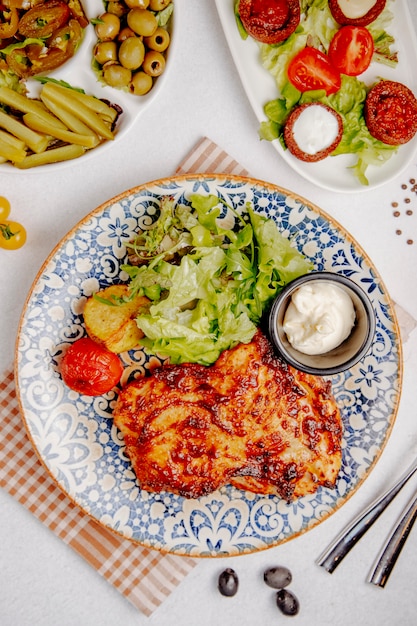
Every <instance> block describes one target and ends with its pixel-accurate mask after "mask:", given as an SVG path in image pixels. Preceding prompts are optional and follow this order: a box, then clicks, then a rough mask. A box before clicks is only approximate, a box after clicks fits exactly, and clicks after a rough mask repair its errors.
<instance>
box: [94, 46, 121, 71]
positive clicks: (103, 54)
mask: <svg viewBox="0 0 417 626" xmlns="http://www.w3.org/2000/svg"><path fill="white" fill-rule="evenodd" d="M94 58H95V60H96V61H97V63H100V65H104V64H105V63H108V62H109V61H117V44H116V42H115V41H100V42H99V43H98V44H96V46H95V48H94Z"/></svg>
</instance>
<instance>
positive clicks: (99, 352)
mask: <svg viewBox="0 0 417 626" xmlns="http://www.w3.org/2000/svg"><path fill="white" fill-rule="evenodd" d="M122 373H123V365H122V362H121V360H120V359H119V357H118V356H117V354H115V353H114V352H109V351H108V350H106V348H103V347H102V346H100V345H99V344H98V343H96V342H95V341H93V340H92V339H90V338H89V337H83V338H82V339H78V341H75V342H74V343H73V344H71V345H70V347H69V348H68V350H67V352H66V353H65V355H64V358H63V359H62V363H61V376H62V380H63V381H64V383H65V384H66V385H68V387H70V389H73V390H74V391H78V392H79V393H82V394H84V395H86V396H100V395H102V394H104V393H107V392H108V391H110V390H111V389H113V387H114V386H115V385H117V383H118V382H119V380H120V378H121V376H122Z"/></svg>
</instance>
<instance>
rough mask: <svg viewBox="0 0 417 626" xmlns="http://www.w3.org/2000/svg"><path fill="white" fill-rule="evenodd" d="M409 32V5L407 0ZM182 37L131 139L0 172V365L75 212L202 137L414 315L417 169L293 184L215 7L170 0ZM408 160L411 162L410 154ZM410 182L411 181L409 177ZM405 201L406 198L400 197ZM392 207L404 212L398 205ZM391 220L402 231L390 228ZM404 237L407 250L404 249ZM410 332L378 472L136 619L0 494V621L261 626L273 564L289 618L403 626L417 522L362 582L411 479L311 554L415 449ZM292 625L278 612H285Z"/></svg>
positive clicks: (11, 624) (416, 19) (213, 566)
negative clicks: (337, 553)
mask: <svg viewBox="0 0 417 626" xmlns="http://www.w3.org/2000/svg"><path fill="white" fill-rule="evenodd" d="M408 2H409V8H410V11H411V13H412V15H413V23H414V25H415V26H417V4H416V3H415V2H412V0H408ZM176 3H177V5H178V7H179V8H181V12H180V13H181V20H179V21H178V23H177V27H178V29H179V33H178V35H179V38H180V42H179V45H178V47H177V52H176V58H175V66H174V67H173V68H172V71H171V73H170V75H168V76H167V81H166V83H165V87H164V90H163V91H162V92H161V93H160V94H159V97H158V98H157V99H156V101H154V103H153V104H152V106H151V107H150V108H148V109H147V110H146V111H145V112H144V113H143V115H142V116H140V117H139V118H138V119H137V121H136V123H135V125H134V126H133V128H132V130H131V132H130V134H129V135H128V136H125V137H124V138H123V140H121V141H120V142H116V143H115V145H114V146H113V147H112V148H111V149H110V150H107V151H105V152H103V154H101V155H97V156H95V157H93V158H90V159H89V160H86V161H85V162H84V161H82V162H73V164H72V165H71V166H70V167H67V168H64V169H63V170H59V171H55V172H54V173H50V172H49V173H48V171H42V170H41V169H39V170H38V171H37V172H36V173H35V174H34V173H33V172H30V173H24V172H20V173H19V174H18V175H16V174H10V173H4V172H3V171H1V172H0V195H5V196H6V197H8V198H9V200H10V201H11V203H12V211H13V213H12V217H13V219H16V220H18V221H21V222H23V223H24V224H25V226H26V228H27V231H28V242H27V244H26V246H25V247H24V248H23V249H21V250H19V251H16V252H7V251H3V250H0V263H1V267H2V279H1V281H0V319H1V329H0V372H1V371H3V370H4V369H5V368H6V367H7V366H9V365H11V363H12V361H13V351H14V342H15V333H16V329H17V324H18V320H19V316H20V312H21V310H22V307H23V303H24V300H25V297H26V294H27V292H28V290H29V288H30V286H31V283H32V281H33V279H34V277H35V275H36V272H37V270H38V268H39V267H40V266H41V264H42V262H43V261H44V259H45V258H46V256H47V255H48V253H49V252H50V251H51V250H52V248H53V247H54V246H55V245H56V244H57V243H58V242H59V240H60V239H61V237H62V236H63V235H65V234H66V232H67V231H68V230H69V229H70V228H71V227H72V226H73V225H74V224H75V223H76V222H77V221H78V220H79V219H80V218H82V217H83V216H84V215H85V214H87V213H88V212H89V211H90V210H92V209H93V208H95V207H96V206H98V205H99V204H100V203H101V202H103V201H105V200H107V199H108V198H111V197H113V196H114V195H116V194H117V193H118V192H121V191H123V190H125V189H128V188H130V187H133V186H135V185H137V184H140V183H143V182H146V181H150V180H154V179H157V178H160V177H164V176H167V175H170V174H171V173H172V172H173V171H174V170H175V168H176V166H177V164H178V163H179V162H180V161H181V159H182V158H183V157H184V156H185V155H186V154H187V153H188V152H189V151H190V150H191V148H192V147H193V146H194V144H195V143H196V142H197V141H198V140H199V139H200V138H201V137H203V136H208V137H209V138H211V139H212V140H213V141H215V142H216V143H218V144H219V145H220V146H221V147H223V148H224V149H225V150H226V151H227V152H228V153H229V154H231V155H232V156H233V157H234V158H235V159H236V160H238V161H239V162H241V163H242V165H243V166H244V167H246V168H247V169H248V171H249V172H250V173H251V175H252V176H254V177H256V178H259V179H262V180H266V181H270V182H272V183H276V184H278V185H281V186H283V187H285V188H287V189H290V190H293V191H295V192H297V193H299V194H300V195H302V196H304V197H306V198H308V199H309V200H311V201H312V202H314V203H316V204H317V205H318V206H320V207H321V208H322V209H324V210H325V211H326V212H327V213H329V214H330V215H332V216H333V217H334V218H336V219H337V220H338V221H339V222H340V223H341V224H342V225H343V226H344V227H345V228H346V229H347V230H348V231H350V233H351V234H352V235H353V236H354V237H355V239H356V240H357V241H358V242H359V243H360V245H361V246H362V247H363V248H364V249H365V250H366V251H367V253H368V255H369V256H370V258H371V259H372V261H373V263H374V264H375V266H376V267H377V269H378V271H379V273H380V274H381V276H382V279H383V281H384V283H385V285H386V287H387V289H388V291H389V293H390V295H391V297H392V298H393V299H394V300H395V301H396V302H397V303H398V304H399V305H401V307H403V309H405V310H406V311H407V312H408V313H409V314H410V315H412V316H413V317H414V318H416V319H417V289H416V269H417V228H416V226H417V197H416V194H415V193H414V194H411V197H412V202H411V204H410V207H411V208H412V209H414V212H413V216H408V217H406V216H405V211H404V210H402V217H400V218H397V220H396V219H395V218H394V217H393V209H392V207H391V201H393V200H398V201H399V202H400V203H401V202H403V198H404V197H405V195H406V192H405V191H404V190H402V189H401V184H402V183H403V182H405V181H407V180H409V178H410V177H411V176H413V175H414V174H417V169H416V163H414V164H412V166H410V167H409V168H408V170H407V171H406V172H405V173H403V174H402V175H400V176H398V177H397V179H396V180H394V181H391V182H389V183H387V184H386V185H384V186H383V187H382V188H379V189H376V190H373V191H367V192H365V193H361V194H354V195H351V194H335V193H333V192H330V191H325V190H322V189H320V188H318V187H316V186H315V185H313V184H312V183H310V182H307V181H305V180H303V179H302V178H301V177H300V176H299V175H298V174H296V173H295V172H293V171H292V170H291V169H290V167H289V166H288V165H287V164H286V163H284V161H283V160H281V159H280V157H279V156H278V155H277V153H276V152H275V150H274V149H273V147H272V146H271V145H270V144H268V143H266V142H262V143H261V142H260V141H259V139H258V134H257V128H258V123H257V120H256V119H255V117H254V114H253V112H252V109H251V108H250V105H249V103H248V101H247V99H246V96H245V93H244V91H243V88H242V85H241V83H240V80H239V77H238V75H237V74H236V71H235V69H234V66H233V62H232V60H231V58H230V55H229V51H228V48H227V44H226V41H225V39H224V36H223V32H222V29H221V26H220V23H219V19H218V16H217V12H216V8H215V4H214V2H213V1H211V2H210V1H209V0H207V1H205V2H204V1H203V0H199V1H198V2H197V1H191V0H176ZM416 160H417V159H416ZM416 178H417V176H416ZM409 195H410V194H409ZM401 209H403V206H401ZM397 228H400V229H402V231H403V234H402V235H396V234H395V231H396V229H397ZM407 238H412V239H414V244H412V245H410V244H407V243H406V239H407ZM416 371H417V331H416V330H415V331H414V332H413V333H411V335H410V338H409V340H408V341H407V342H406V344H405V345H404V383H403V391H402V397H401V403H400V409H399V413H398V416H397V420H396V423H395V426H394V429H393V433H392V435H391V437H390V440H389V442H388V444H387V446H386V448H385V450H384V452H383V455H382V457H381V458H380V460H379V462H378V463H377V466H376V468H375V469H374V470H373V471H372V472H371V474H370V476H369V477H368V478H367V480H366V481H365V482H364V484H363V485H362V486H361V487H360V489H359V490H358V491H357V493H356V494H355V495H354V497H352V498H351V499H350V500H349V501H348V502H347V503H346V504H345V505H344V506H343V507H342V508H341V509H340V510H339V511H338V512H336V513H335V514H334V515H332V516H331V517H330V518H329V519H327V520H326V521H325V522H324V523H322V524H321V525H319V526H318V527H316V528H314V529H313V530H311V531H309V532H308V533H306V534H304V535H302V536H301V537H299V538H297V539H294V540H292V541H290V542H288V543H285V544H284V545H281V546H278V547H276V548H273V549H270V550H267V551H264V552H261V553H258V554H253V555H249V556H244V557H243V556H240V557H235V558H230V559H207V560H201V561H200V562H199V563H198V566H197V567H196V568H194V570H193V571H192V573H191V574H190V575H189V576H188V577H187V578H186V579H185V580H184V581H183V583H182V584H181V585H180V586H179V587H178V588H177V589H176V591H175V592H174V593H173V594H172V595H171V596H170V597H169V598H168V599H167V600H166V601H165V602H164V604H163V605H162V606H160V607H159V609H158V610H157V611H156V612H155V613H154V614H153V615H152V616H151V617H150V618H146V617H145V616H144V615H143V614H141V613H140V612H139V611H137V610H136V609H135V608H134V607H133V606H131V605H130V604H129V602H128V601H127V600H126V599H124V598H123V597H122V596H121V595H120V594H119V592H118V591H116V590H115V589H114V588H113V587H112V586H111V585H109V584H108V583H107V582H106V581H105V580H104V579H103V578H101V576H100V575H98V574H97V573H96V572H95V571H94V570H93V569H92V568H90V566H89V565H88V564H87V563H85V562H84V561H83V560H82V559H81V558H80V557H79V556H78V555H77V554H75V553H74V552H73V551H72V550H71V549H70V548H69V547H67V546H66V545H64V543H63V542H62V541H60V540H59V539H57V538H56V537H55V536H54V535H53V534H52V533H51V532H50V531H49V530H48V529H47V528H45V527H44V526H43V525H42V524H41V523H40V522H39V521H38V520H36V519H35V518H34V517H33V516H32V515H31V514H30V513H29V512H28V511H27V510H26V509H25V508H23V507H22V506H21V505H20V504H18V503H17V502H16V501H15V500H13V498H12V497H11V496H9V495H8V494H7V493H5V492H4V491H0V537H1V548H0V624H1V625H2V626H26V625H28V626H29V625H30V626H35V625H38V624H39V625H42V626H57V625H58V624H59V625H60V626H72V625H81V626H84V625H90V624H94V625H95V624H100V625H101V626H107V625H109V626H114V623H115V622H117V623H118V624H123V625H124V626H130V625H135V626H137V625H139V624H142V625H145V624H149V625H158V626H168V625H169V626H172V624H178V625H179V626H196V625H197V624H198V625H199V626H205V625H217V624H229V625H238V624H239V625H245V626H246V625H248V626H252V625H253V626H259V625H260V624H262V625H263V626H268V625H272V624H277V623H284V622H285V619H287V618H285V617H283V616H281V614H280V613H279V611H278V609H277V608H276V606H275V603H274V593H273V591H272V590H271V589H269V588H268V587H266V585H265V584H264V583H263V581H262V575H263V571H264V569H265V568H266V567H269V566H271V565H277V564H283V565H286V566H287V567H289V568H290V569H291V571H292V573H293V583H292V585H291V588H292V590H293V591H294V592H295V593H296V595H297V596H298V598H299V600H300V603H301V611H300V614H299V615H298V616H297V617H296V618H293V619H294V622H295V623H296V624H297V625H298V626H305V625H308V626H316V625H320V626H326V625H332V626H333V625H334V624H338V625H339V626H343V625H348V624H349V625H350V624H356V625H357V626H373V625H375V626H376V625H378V626H382V625H387V626H388V625H389V626H391V625H392V624H393V623H398V624H401V625H402V626H411V625H412V624H415V623H417V622H416V619H417V618H416V611H417V594H416V588H417V567H416V566H417V530H414V532H413V533H411V535H410V537H409V539H408V542H407V543H406V545H405V547H404V549H403V552H402V554H401V556H400V558H399V561H398V562H397V565H396V567H395V570H394V572H393V574H392V576H391V578H390V580H389V582H388V584H387V586H386V588H385V589H383V590H382V589H379V588H376V587H373V586H371V585H370V584H368V583H366V577H367V574H368V572H369V570H370V568H371V566H372V564H373V561H374V558H375V557H376V555H377V553H378V551H379V549H380V547H381V543H382V541H383V539H384V538H385V536H386V533H387V532H388V530H389V529H390V528H391V526H392V524H393V523H394V521H395V520H396V518H397V517H398V515H399V513H400V510H401V509H402V508H403V506H404V505H405V503H406V502H407V500H408V498H409V497H410V495H411V493H412V491H413V489H414V488H415V484H416V481H414V484H413V482H411V483H410V485H407V486H406V487H405V488H404V490H403V492H402V493H401V494H400V495H399V496H398V497H397V499H396V500H395V501H394V503H393V504H392V505H391V507H390V508H389V509H388V510H387V511H386V512H385V513H384V515H383V516H382V517H381V518H380V519H379V520H378V522H377V523H376V524H375V525H374V526H373V528H371V529H370V531H369V532H368V533H367V535H366V536H365V538H364V539H362V540H361V542H360V543H359V544H358V545H357V546H356V548H355V549H354V550H353V552H351V553H350V554H349V555H348V557H347V558H346V559H345V561H344V562H343V563H342V564H341V565H340V567H339V568H338V569H337V570H336V571H335V572H334V573H333V574H332V575H330V574H328V573H327V572H325V571H324V570H323V569H322V568H320V567H319V566H318V565H317V564H316V563H315V560H316V559H317V557H318V556H319V554H320V553H321V552H322V550H323V549H324V548H325V547H326V546H327V544H328V542H329V541H330V540H331V539H332V538H333V537H334V536H335V535H336V534H337V533H338V532H339V530H340V529H341V528H342V527H343V526H344V524H345V523H346V522H347V521H349V520H350V519H352V517H354V516H356V514H357V513H358V512H359V511H360V510H361V509H362V508H363V507H364V506H365V505H367V504H368V503H369V502H370V501H371V500H373V499H374V497H376V496H377V495H378V494H380V493H382V491H383V490H384V489H385V488H386V486H387V485H388V484H389V483H390V482H392V481H393V480H394V479H396V478H397V477H398V476H399V475H400V474H401V473H402V471H403V469H404V468H405V467H406V465H408V464H409V462H411V460H412V459H413V457H414V456H415V455H416V453H417V409H416V402H415V396H414V392H415V384H416V382H415V373H416ZM226 566H231V567H234V568H235V570H236V571H237V573H238V575H239V577H240V589H239V593H238V594H237V596H235V597H234V598H223V597H222V596H220V594H219V593H218V591H217V589H216V581H217V576H218V574H219V572H220V571H222V569H223V568H225V567H226ZM288 619H290V618H288Z"/></svg>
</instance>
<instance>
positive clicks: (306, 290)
mask: <svg viewBox="0 0 417 626" xmlns="http://www.w3.org/2000/svg"><path fill="white" fill-rule="evenodd" d="M354 323H355V309H354V307H353V302H352V299H351V298H350V297H349V295H348V294H347V293H346V292H345V291H344V290H343V289H341V288H340V287H338V286H336V285H332V284H331V283H328V282H311V283H307V284H305V285H302V286H301V287H299V288H298V289H296V290H295V291H294V293H293V295H292V297H291V302H290V304H289V305H288V307H287V310H286V312H285V315H284V321H283V329H284V332H285V334H286V335H287V338H288V341H289V342H290V344H291V345H292V346H293V347H294V348H295V349H296V350H299V351H300V352H303V353H304V354H309V355H316V354H324V353H325V352H329V350H333V348H336V347H337V346H339V345H340V344H341V343H342V342H343V341H344V340H345V339H346V338H347V337H348V336H349V335H350V332H351V330H352V327H353V325H354Z"/></svg>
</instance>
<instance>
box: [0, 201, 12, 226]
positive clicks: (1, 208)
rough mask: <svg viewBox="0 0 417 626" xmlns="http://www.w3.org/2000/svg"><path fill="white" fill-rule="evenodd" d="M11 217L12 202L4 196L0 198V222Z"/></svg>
mask: <svg viewBox="0 0 417 626" xmlns="http://www.w3.org/2000/svg"><path fill="white" fill-rule="evenodd" d="M9 215H10V202H9V201H8V199H7V198H5V197H4V196H0V220H6V219H7V218H8V217H9Z"/></svg>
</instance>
